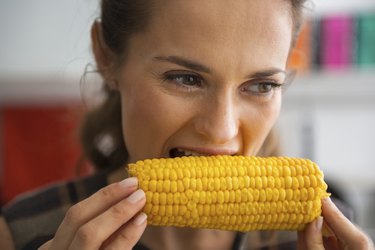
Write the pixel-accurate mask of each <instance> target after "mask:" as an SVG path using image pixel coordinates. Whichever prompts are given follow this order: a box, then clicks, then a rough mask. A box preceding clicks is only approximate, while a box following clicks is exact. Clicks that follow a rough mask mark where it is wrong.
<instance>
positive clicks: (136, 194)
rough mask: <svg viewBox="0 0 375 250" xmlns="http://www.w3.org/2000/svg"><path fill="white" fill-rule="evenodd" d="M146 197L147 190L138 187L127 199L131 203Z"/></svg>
mask: <svg viewBox="0 0 375 250" xmlns="http://www.w3.org/2000/svg"><path fill="white" fill-rule="evenodd" d="M143 198H145V192H143V190H142V189H138V190H137V191H135V192H134V193H132V194H131V195H130V196H129V197H128V198H126V200H127V201H128V202H130V203H136V202H137V201H140V200H142V199H143Z"/></svg>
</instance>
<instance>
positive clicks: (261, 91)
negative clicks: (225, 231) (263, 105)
mask: <svg viewBox="0 0 375 250" xmlns="http://www.w3.org/2000/svg"><path fill="white" fill-rule="evenodd" d="M281 86H282V84H280V83H276V82H272V81H269V82H257V83H248V84H246V85H244V86H243V87H242V90H243V91H245V92H250V93H252V94H257V95H267V94H270V93H271V92H272V91H273V90H275V89H277V88H280V87H281Z"/></svg>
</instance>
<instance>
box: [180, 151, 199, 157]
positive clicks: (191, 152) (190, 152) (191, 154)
mask: <svg viewBox="0 0 375 250" xmlns="http://www.w3.org/2000/svg"><path fill="white" fill-rule="evenodd" d="M182 152H184V154H185V155H186V156H201V155H202V154H199V153H197V152H193V151H188V150H184V151H182Z"/></svg>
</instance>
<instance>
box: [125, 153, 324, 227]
mask: <svg viewBox="0 0 375 250" xmlns="http://www.w3.org/2000/svg"><path fill="white" fill-rule="evenodd" d="M128 173H129V175H130V176H136V177H138V181H139V188H141V189H143V190H144V191H145V193H146V206H145V207H144V209H143V210H144V212H145V213H146V214H147V215H148V224H150V225H158V226H179V227H194V228H211V229H221V230H235V231H250V230H302V229H303V228H304V227H305V225H306V224H307V223H309V222H311V221H313V220H314V219H315V218H317V217H318V216H320V214H321V199H322V198H325V197H327V196H329V194H328V193H327V191H326V190H327V184H326V183H325V182H324V179H323V172H322V171H321V170H320V169H319V168H318V166H317V165H316V164H315V163H313V162H312V161H310V160H306V159H298V158H289V157H265V158H262V157H245V156H189V157H180V158H173V159H172V158H170V159H152V160H144V161H138V162H137V163H133V164H129V165H128ZM147 197H148V198H147Z"/></svg>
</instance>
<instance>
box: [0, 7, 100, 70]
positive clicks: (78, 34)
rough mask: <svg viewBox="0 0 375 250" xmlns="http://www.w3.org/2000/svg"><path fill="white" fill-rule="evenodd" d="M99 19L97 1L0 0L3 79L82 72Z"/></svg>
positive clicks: (88, 56)
mask: <svg viewBox="0 0 375 250" xmlns="http://www.w3.org/2000/svg"><path fill="white" fill-rule="evenodd" d="M97 16H98V1H96V0H63V1H62V0H27V1H25V0H0V34H1V35H0V36H1V39H0V55H1V56H0V75H1V76H4V75H9V74H10V75H16V76H17V75H19V74H33V75H40V74H43V75H45V74H56V73H58V74H62V73H64V74H71V72H74V73H76V72H77V71H80V70H82V68H83V67H84V66H85V65H86V64H87V62H89V61H92V59H91V54H90V47H89V29H90V25H91V23H92V21H93V20H94V18H95V17H97Z"/></svg>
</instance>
